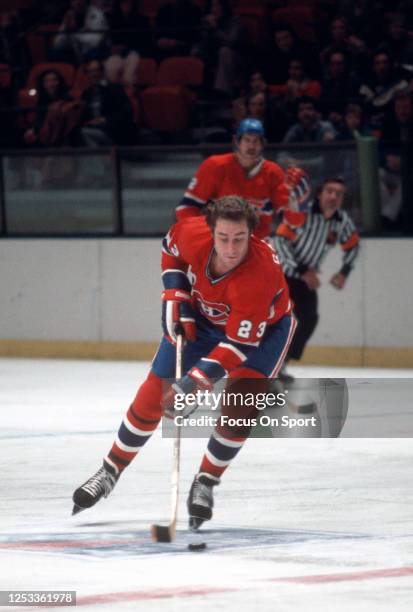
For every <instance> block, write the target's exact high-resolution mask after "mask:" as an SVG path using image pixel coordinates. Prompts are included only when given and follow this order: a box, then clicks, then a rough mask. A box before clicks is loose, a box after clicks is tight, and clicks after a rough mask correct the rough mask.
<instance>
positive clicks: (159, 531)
mask: <svg viewBox="0 0 413 612" xmlns="http://www.w3.org/2000/svg"><path fill="white" fill-rule="evenodd" d="M151 535H152V540H153V541H154V542H172V540H174V539H175V525H173V524H171V525H151Z"/></svg>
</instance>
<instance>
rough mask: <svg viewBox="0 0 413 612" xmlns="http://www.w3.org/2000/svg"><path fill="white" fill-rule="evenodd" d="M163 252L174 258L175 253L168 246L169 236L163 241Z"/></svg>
mask: <svg viewBox="0 0 413 612" xmlns="http://www.w3.org/2000/svg"><path fill="white" fill-rule="evenodd" d="M162 250H163V251H165V253H168V255H172V256H173V253H172V251H171V249H170V248H169V246H168V241H167V236H165V238H164V239H163V240H162Z"/></svg>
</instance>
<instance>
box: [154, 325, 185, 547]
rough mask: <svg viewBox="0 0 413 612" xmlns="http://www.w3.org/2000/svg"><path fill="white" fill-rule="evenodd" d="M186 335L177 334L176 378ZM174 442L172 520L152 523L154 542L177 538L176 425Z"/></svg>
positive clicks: (178, 448)
mask: <svg viewBox="0 0 413 612" xmlns="http://www.w3.org/2000/svg"><path fill="white" fill-rule="evenodd" d="M183 345H184V337H183V335H182V333H178V334H177V336H176V364H175V379H176V380H178V379H179V378H181V377H182V351H183ZM174 434H175V438H174V443H173V455H172V481H171V520H170V523H169V525H152V526H151V534H152V540H153V541H154V542H172V540H174V539H175V533H176V521H177V517H178V500H179V471H180V458H181V428H180V427H177V426H176V425H175V427H174Z"/></svg>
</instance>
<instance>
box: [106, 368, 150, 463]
mask: <svg viewBox="0 0 413 612" xmlns="http://www.w3.org/2000/svg"><path fill="white" fill-rule="evenodd" d="M161 396H162V381H161V379H159V378H158V377H157V376H155V374H153V373H152V372H150V373H149V376H148V378H147V379H146V380H145V382H144V383H143V384H142V385H141V387H140V389H139V391H138V393H137V394H136V397H135V399H134V401H133V403H132V405H131V407H130V408H129V410H128V411H127V413H126V415H125V417H124V419H123V421H122V424H121V426H120V428H119V431H118V434H117V436H116V438H115V441H114V443H113V445H112V448H111V450H110V452H109V454H108V455H107V456H106V457H105V461H107V462H108V463H109V465H111V466H112V467H114V468H115V469H116V472H117V473H121V472H122V471H123V470H124V469H125V468H126V467H127V466H128V465H129V464H130V462H131V461H132V460H133V459H134V458H135V457H136V455H137V454H138V452H139V451H140V449H141V448H142V446H143V445H144V444H145V443H146V442H147V441H148V440H149V438H150V437H151V435H152V434H153V432H154V431H155V429H156V428H157V427H158V424H159V421H160V419H161V414H162V409H161Z"/></svg>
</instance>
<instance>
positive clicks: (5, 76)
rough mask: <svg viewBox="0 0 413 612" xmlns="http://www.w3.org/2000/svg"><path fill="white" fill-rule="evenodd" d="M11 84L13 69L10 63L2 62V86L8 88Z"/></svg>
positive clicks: (0, 77) (0, 69)
mask: <svg viewBox="0 0 413 612" xmlns="http://www.w3.org/2000/svg"><path fill="white" fill-rule="evenodd" d="M10 85H11V69H10V66H9V65H8V64H0V87H2V88H3V89H7V87H10Z"/></svg>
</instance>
